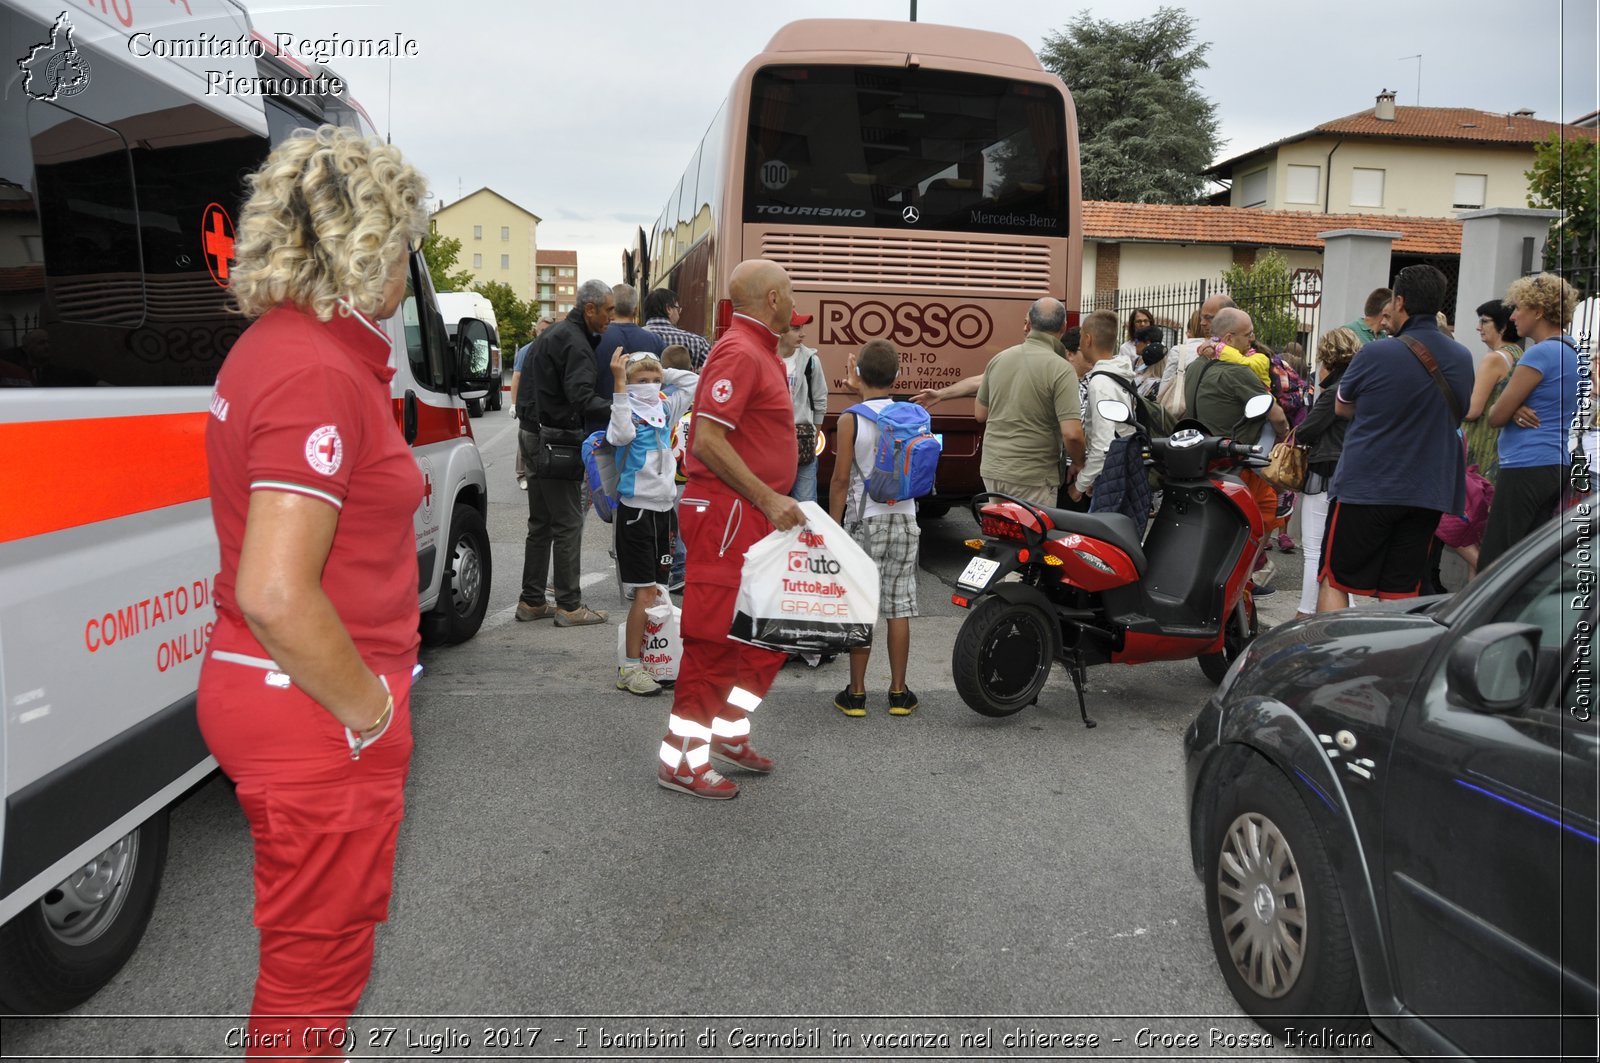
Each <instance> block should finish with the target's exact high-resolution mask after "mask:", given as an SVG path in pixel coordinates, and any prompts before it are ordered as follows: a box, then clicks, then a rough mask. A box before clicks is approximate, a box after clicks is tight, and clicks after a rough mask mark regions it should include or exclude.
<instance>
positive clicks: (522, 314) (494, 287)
mask: <svg viewBox="0 0 1600 1063" xmlns="http://www.w3.org/2000/svg"><path fill="white" fill-rule="evenodd" d="M472 290H473V291H475V292H477V293H479V294H480V295H482V296H483V297H484V298H486V299H488V300H489V302H490V304H491V305H492V306H493V307H494V317H495V321H496V322H497V323H498V324H499V327H500V350H501V351H502V352H505V351H515V350H516V349H517V348H518V347H521V346H522V345H523V344H524V343H527V342H528V341H529V340H530V339H532V338H533V323H534V322H535V321H537V320H538V319H539V304H538V303H537V302H528V303H525V302H523V301H522V300H521V299H518V298H517V293H516V292H515V291H513V290H512V288H511V285H509V284H506V283H504V282H502V281H486V282H484V283H483V284H475V285H473V287H472Z"/></svg>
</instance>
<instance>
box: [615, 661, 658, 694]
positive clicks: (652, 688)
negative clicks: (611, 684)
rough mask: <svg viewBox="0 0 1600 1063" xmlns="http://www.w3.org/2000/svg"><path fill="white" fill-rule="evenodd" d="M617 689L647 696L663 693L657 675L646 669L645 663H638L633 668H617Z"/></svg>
mask: <svg viewBox="0 0 1600 1063" xmlns="http://www.w3.org/2000/svg"><path fill="white" fill-rule="evenodd" d="M617 689H618V690H626V691H627V692H628V693H630V694H637V695H639V696H640V697H644V698H647V697H650V696H651V695H652V694H659V693H661V684H660V683H658V682H656V680H655V676H653V675H651V674H650V673H649V672H647V671H645V670H644V665H642V664H636V665H634V666H633V667H632V668H618V669H617Z"/></svg>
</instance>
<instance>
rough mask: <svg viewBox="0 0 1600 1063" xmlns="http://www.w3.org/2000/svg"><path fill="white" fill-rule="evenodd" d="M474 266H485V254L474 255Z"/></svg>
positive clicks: (478, 267) (477, 267)
mask: <svg viewBox="0 0 1600 1063" xmlns="http://www.w3.org/2000/svg"><path fill="white" fill-rule="evenodd" d="M472 268H473V269H482V268H483V256H482V255H477V254H475V255H473V256H472Z"/></svg>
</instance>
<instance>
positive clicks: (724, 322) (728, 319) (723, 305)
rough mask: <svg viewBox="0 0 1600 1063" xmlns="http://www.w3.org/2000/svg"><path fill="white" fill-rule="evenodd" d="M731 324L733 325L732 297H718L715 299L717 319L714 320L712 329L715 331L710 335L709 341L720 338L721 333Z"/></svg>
mask: <svg viewBox="0 0 1600 1063" xmlns="http://www.w3.org/2000/svg"><path fill="white" fill-rule="evenodd" d="M732 325H733V300H732V299H718V300H717V320H716V325H715V328H714V330H713V331H715V332H716V335H714V336H712V337H711V342H713V343H715V342H716V341H717V340H720V339H721V338H722V334H723V333H724V332H727V331H728V329H729V328H730V327H731V326H732Z"/></svg>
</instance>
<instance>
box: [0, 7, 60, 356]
mask: <svg viewBox="0 0 1600 1063" xmlns="http://www.w3.org/2000/svg"><path fill="white" fill-rule="evenodd" d="M5 20H6V19H5V12H4V11H0V24H3V23H4V22H5ZM12 95H13V96H16V95H19V94H17V93H15V92H14V93H13V94H12ZM25 115H26V111H25V108H23V107H21V106H17V105H14V104H13V103H12V102H11V101H10V100H6V101H3V102H0V231H4V232H6V233H7V234H14V235H16V236H17V237H19V238H20V239H19V240H18V241H17V242H15V243H12V244H10V247H9V253H8V254H7V255H6V257H5V258H4V260H0V293H3V294H0V387H32V386H33V384H34V381H35V377H36V375H37V373H38V370H39V362H40V359H39V358H36V357H35V356H36V355H39V356H47V353H48V352H47V351H46V350H45V346H46V345H47V344H48V342H49V339H48V336H47V334H46V333H45V332H44V330H42V329H41V328H40V327H39V324H40V313H41V311H42V309H43V306H44V240H43V238H42V236H41V235H40V229H39V214H38V205H37V204H36V203H35V201H34V194H33V160H32V157H31V153H30V152H29V150H28V132H27V123H26V118H25Z"/></svg>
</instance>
